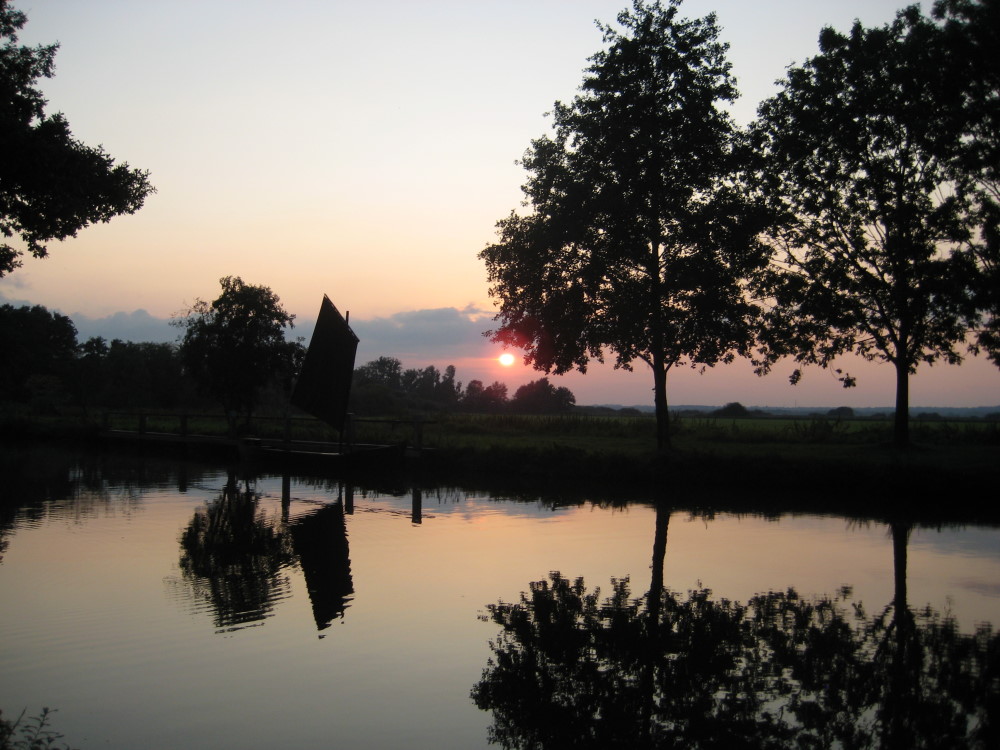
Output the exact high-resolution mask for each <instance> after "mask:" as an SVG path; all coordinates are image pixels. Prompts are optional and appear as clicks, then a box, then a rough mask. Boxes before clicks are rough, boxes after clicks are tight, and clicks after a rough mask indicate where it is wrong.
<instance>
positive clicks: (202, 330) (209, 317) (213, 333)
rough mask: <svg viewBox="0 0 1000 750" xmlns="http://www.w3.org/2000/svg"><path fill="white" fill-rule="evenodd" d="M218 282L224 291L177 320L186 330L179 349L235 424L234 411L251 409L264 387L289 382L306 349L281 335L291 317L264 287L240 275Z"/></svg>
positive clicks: (191, 371) (246, 413)
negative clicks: (248, 282)
mask: <svg viewBox="0 0 1000 750" xmlns="http://www.w3.org/2000/svg"><path fill="white" fill-rule="evenodd" d="M219 283H220V284H221V285H222V293H221V294H220V295H219V296H218V297H217V298H216V299H215V300H214V301H212V302H211V303H208V302H205V301H204V300H200V299H199V300H197V301H196V302H195V304H194V305H193V306H192V307H191V309H190V310H188V311H187V313H186V315H185V316H184V317H182V318H180V319H178V320H176V321H175V324H176V325H178V326H179V327H181V328H182V329H184V337H183V339H182V340H181V345H180V353H181V358H182V360H183V362H184V366H185V368H186V370H187V372H188V373H189V374H190V375H191V376H192V377H193V378H194V379H195V381H196V382H197V383H198V384H199V385H200V387H201V388H202V389H203V391H204V392H205V393H206V394H207V395H209V396H211V397H212V398H214V399H215V400H216V401H218V402H219V403H220V404H221V405H222V406H223V408H224V409H225V410H226V413H227V415H228V416H229V418H230V422H231V426H232V427H233V428H235V424H236V418H237V416H238V415H243V416H245V417H246V418H248V419H249V417H250V416H251V415H252V414H253V412H254V409H255V408H256V406H257V404H258V403H259V400H260V397H261V392H262V390H263V389H264V388H265V387H266V386H268V385H272V384H281V383H283V382H284V383H288V384H290V381H291V378H292V377H293V376H294V374H295V372H296V371H297V369H298V367H300V366H301V363H302V358H303V357H304V349H303V347H302V345H301V344H300V343H298V342H294V341H287V340H286V339H285V330H284V329H285V327H286V326H287V327H288V328H291V327H292V324H293V323H292V322H293V320H294V318H295V316H294V315H290V314H289V313H288V312H286V311H285V309H284V308H283V307H282V306H281V301H280V300H279V299H278V296H277V295H276V294H275V293H274V292H272V291H271V290H270V289H269V288H268V287H266V286H254V285H252V284H246V283H244V282H243V280H242V279H241V278H239V277H238V276H226V277H224V278H222V279H220V281H219Z"/></svg>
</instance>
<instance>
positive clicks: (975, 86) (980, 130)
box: [933, 0, 1000, 367]
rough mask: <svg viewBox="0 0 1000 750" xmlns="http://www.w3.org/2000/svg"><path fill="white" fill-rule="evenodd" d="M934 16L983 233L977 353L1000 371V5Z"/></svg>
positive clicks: (960, 1)
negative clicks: (954, 90)
mask: <svg viewBox="0 0 1000 750" xmlns="http://www.w3.org/2000/svg"><path fill="white" fill-rule="evenodd" d="M933 15H934V17H935V18H936V19H938V20H939V21H940V22H941V23H942V25H943V32H944V40H945V41H944V44H945V46H946V49H947V51H948V57H947V58H946V59H945V60H943V61H942V62H943V63H946V64H948V65H949V67H950V70H949V81H950V82H951V85H953V86H961V91H962V109H961V113H962V121H961V123H960V125H959V131H960V133H961V135H962V137H961V139H960V141H959V144H958V151H957V152H956V154H955V157H954V162H955V168H956V171H957V172H958V174H959V175H962V176H969V175H971V177H972V179H973V181H974V184H975V192H974V208H975V210H974V218H975V221H976V223H977V224H978V232H975V233H973V234H972V236H971V237H970V246H971V249H972V254H973V257H974V258H975V261H976V265H977V280H976V293H977V307H978V308H979V309H981V310H982V311H983V312H984V313H985V320H983V321H980V320H978V319H974V320H973V321H972V323H973V325H976V326H979V327H978V330H977V331H976V339H975V343H974V346H973V347H972V348H973V351H975V352H976V353H978V352H979V351H980V350H983V351H985V352H986V353H987V355H988V356H989V358H990V359H991V360H992V361H993V362H994V363H995V364H996V365H997V366H998V367H1000V65H998V64H997V61H996V50H997V49H998V48H1000V3H997V2H996V0H937V2H935V3H934V10H933Z"/></svg>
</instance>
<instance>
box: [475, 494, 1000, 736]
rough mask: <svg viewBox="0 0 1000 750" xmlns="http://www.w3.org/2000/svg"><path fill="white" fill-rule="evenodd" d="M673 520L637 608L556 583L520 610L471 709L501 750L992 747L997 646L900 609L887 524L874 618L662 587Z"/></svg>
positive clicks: (623, 590) (996, 641)
mask: <svg viewBox="0 0 1000 750" xmlns="http://www.w3.org/2000/svg"><path fill="white" fill-rule="evenodd" d="M667 519H668V515H667V512H666V511H665V510H663V509H660V510H659V511H658V513H657V532H656V539H655V542H654V554H653V566H652V568H653V575H652V582H651V584H652V585H651V586H650V589H649V591H648V592H647V593H646V595H645V596H633V594H632V591H631V587H630V581H629V579H628V578H623V579H617V580H616V579H611V586H610V593H608V594H604V595H602V593H601V590H600V589H599V588H594V589H593V590H588V589H587V587H586V585H585V582H584V580H583V579H582V578H577V579H575V580H573V581H570V580H569V579H568V578H566V577H564V576H563V575H562V574H561V573H559V572H553V573H551V574H550V575H549V578H548V580H539V581H536V582H533V583H531V584H530V587H529V588H530V591H529V592H526V593H522V594H521V597H520V601H519V602H517V603H504V602H500V603H497V604H491V605H488V606H487V611H488V614H487V615H484V616H483V618H482V619H484V620H488V621H493V622H494V623H496V624H498V625H500V626H501V627H502V631H501V632H500V635H499V636H498V637H497V638H496V639H495V640H494V641H491V642H490V648H491V650H492V657H491V658H490V660H489V662H488V664H487V667H486V669H485V670H484V672H483V677H482V679H481V680H480V681H479V682H478V683H477V684H476V685H475V686H474V688H473V689H472V698H473V700H474V701H475V703H476V705H477V706H479V707H480V708H482V709H487V710H491V711H492V713H493V724H492V726H491V727H490V729H489V736H490V741H491V742H492V743H495V744H499V745H502V746H503V747H505V748H562V747H593V748H609V747H621V748H637V747H719V748H730V747H747V748H786V747H815V748H829V747H843V748H857V747H865V748H868V747H874V748H956V749H957V748H984V749H985V748H995V747H1000V731H998V726H997V722H998V721H1000V716H998V714H997V709H998V708H1000V636H997V635H995V634H994V633H993V632H992V628H991V626H990V625H989V624H982V625H980V626H979V627H978V628H977V629H976V631H975V632H974V633H972V634H962V633H960V632H959V630H958V627H957V624H956V622H955V620H954V619H953V618H951V617H950V616H948V615H947V614H943V613H941V612H939V611H938V610H936V609H934V608H932V607H930V606H928V607H925V608H923V609H921V610H919V611H917V612H914V611H913V610H912V609H911V608H910V607H909V606H908V602H907V601H906V598H905V592H906V544H907V539H908V536H909V532H910V528H909V526H908V525H907V524H904V523H892V524H891V530H892V535H893V542H894V545H893V546H894V560H895V569H894V577H895V591H896V595H895V597H894V599H893V601H892V602H891V603H890V604H889V605H888V606H886V607H885V608H884V609H882V610H881V611H880V612H876V613H874V614H869V613H868V612H867V611H866V610H865V608H864V606H863V604H862V603H861V602H856V601H853V600H852V597H851V591H850V589H849V588H847V587H845V588H843V589H842V590H841V591H840V592H839V593H838V594H837V595H836V596H834V597H827V596H820V597H800V596H799V595H798V594H797V593H796V592H795V591H794V590H793V589H789V590H788V591H785V592H767V593H762V594H759V595H757V596H754V597H752V598H751V599H750V600H749V601H748V602H747V603H746V604H745V605H744V604H741V603H739V602H735V601H729V600H727V599H724V598H713V596H712V592H711V591H709V590H708V589H705V588H702V589H697V590H692V591H689V592H688V593H687V594H686V595H680V594H677V593H675V592H672V591H669V590H668V589H666V588H664V587H663V585H662V582H663V560H664V552H665V548H666V527H667Z"/></svg>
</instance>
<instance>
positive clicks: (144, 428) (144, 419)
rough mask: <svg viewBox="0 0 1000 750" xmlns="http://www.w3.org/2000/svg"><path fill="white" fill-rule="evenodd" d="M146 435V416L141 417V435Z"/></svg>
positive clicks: (141, 415)
mask: <svg viewBox="0 0 1000 750" xmlns="http://www.w3.org/2000/svg"><path fill="white" fill-rule="evenodd" d="M145 433H146V415H145V414H140V415H139V434H140V435H144V434H145Z"/></svg>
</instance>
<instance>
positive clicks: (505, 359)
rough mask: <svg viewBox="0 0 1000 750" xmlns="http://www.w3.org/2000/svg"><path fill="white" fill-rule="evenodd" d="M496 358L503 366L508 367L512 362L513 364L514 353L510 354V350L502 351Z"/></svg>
mask: <svg viewBox="0 0 1000 750" xmlns="http://www.w3.org/2000/svg"><path fill="white" fill-rule="evenodd" d="M497 360H499V362H500V364H502V365H503V366H504V367H510V366H511V365H512V364H514V355H513V354H511V353H510V352H504V353H503V354H501V355H500V356H499V357H497Z"/></svg>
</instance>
